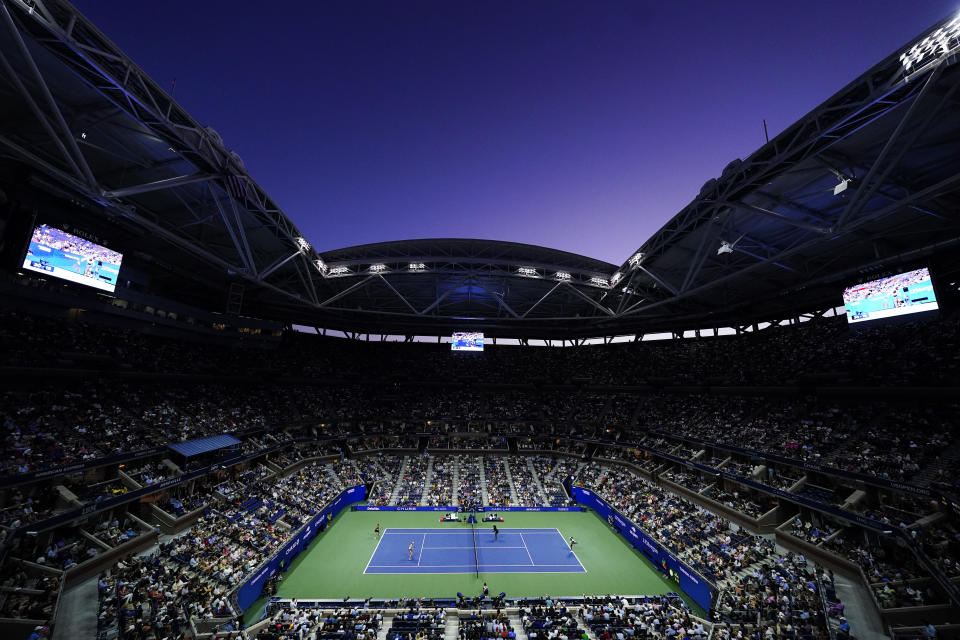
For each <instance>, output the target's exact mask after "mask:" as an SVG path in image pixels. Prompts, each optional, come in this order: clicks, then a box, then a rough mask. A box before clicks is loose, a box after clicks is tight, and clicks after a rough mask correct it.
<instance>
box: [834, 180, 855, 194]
mask: <svg viewBox="0 0 960 640" xmlns="http://www.w3.org/2000/svg"><path fill="white" fill-rule="evenodd" d="M851 182H852V181H851V180H850V178H841V179H840V183H839V184H838V185H837V186H835V187H834V188H833V195H835V196H838V195H840V194H841V193H843V192H844V191H846V190H847V187H849V186H850V183H851Z"/></svg>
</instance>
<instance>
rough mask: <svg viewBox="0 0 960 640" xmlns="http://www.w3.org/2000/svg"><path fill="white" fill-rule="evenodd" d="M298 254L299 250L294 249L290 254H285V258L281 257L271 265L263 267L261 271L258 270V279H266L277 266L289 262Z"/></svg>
mask: <svg viewBox="0 0 960 640" xmlns="http://www.w3.org/2000/svg"><path fill="white" fill-rule="evenodd" d="M298 255H300V251H299V250H298V251H294V252H293V253H291V254H290V255H289V256H287V257H286V258H281V259H279V260H277V261H276V262H274V263H273V264H272V265H270V266H269V267H267V268H266V269H264V270H263V271H261V272H260V279H261V280H265V279H267V278H268V277H270V274H271V273H273V272H274V271H276V270H277V269H279V268H280V267H282V266H283V265H285V264H287V263H288V262H290V261H291V260H293V259H294V258H296V257H297V256H298Z"/></svg>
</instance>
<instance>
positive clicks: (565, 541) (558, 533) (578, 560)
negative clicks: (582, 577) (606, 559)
mask: <svg viewBox="0 0 960 640" xmlns="http://www.w3.org/2000/svg"><path fill="white" fill-rule="evenodd" d="M557 535H559V536H560V539H561V540H563V543H564V544H567V540H566V538H564V537H563V535H562V534H561V533H560V530H559V529H558V530H557ZM567 546H568V547H570V553H572V554H573V557H574V558H576V559H577V562H578V563H579V564H580V567H581V568H583V572H584V573H587V567H586V566H585V565H584V564H583V562H580V556H578V555H577V552H576V551H574V550H573V547H572V546H570V545H567Z"/></svg>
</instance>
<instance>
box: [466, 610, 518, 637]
mask: <svg viewBox="0 0 960 640" xmlns="http://www.w3.org/2000/svg"><path fill="white" fill-rule="evenodd" d="M457 634H458V637H459V638H460V640H494V639H495V638H515V637H516V632H515V631H514V629H513V627H512V626H510V619H509V618H508V617H507V615H506V614H505V613H503V612H501V611H499V610H498V611H497V612H494V613H487V614H483V613H479V612H478V613H471V614H469V615H461V616H460V620H459V627H458V629H457ZM511 634H512V635H511Z"/></svg>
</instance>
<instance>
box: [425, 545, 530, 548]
mask: <svg viewBox="0 0 960 640" xmlns="http://www.w3.org/2000/svg"><path fill="white" fill-rule="evenodd" d="M427 549H473V545H471V546H469V547H427ZM477 549H526V547H481V546H479V545H478V546H477Z"/></svg>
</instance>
